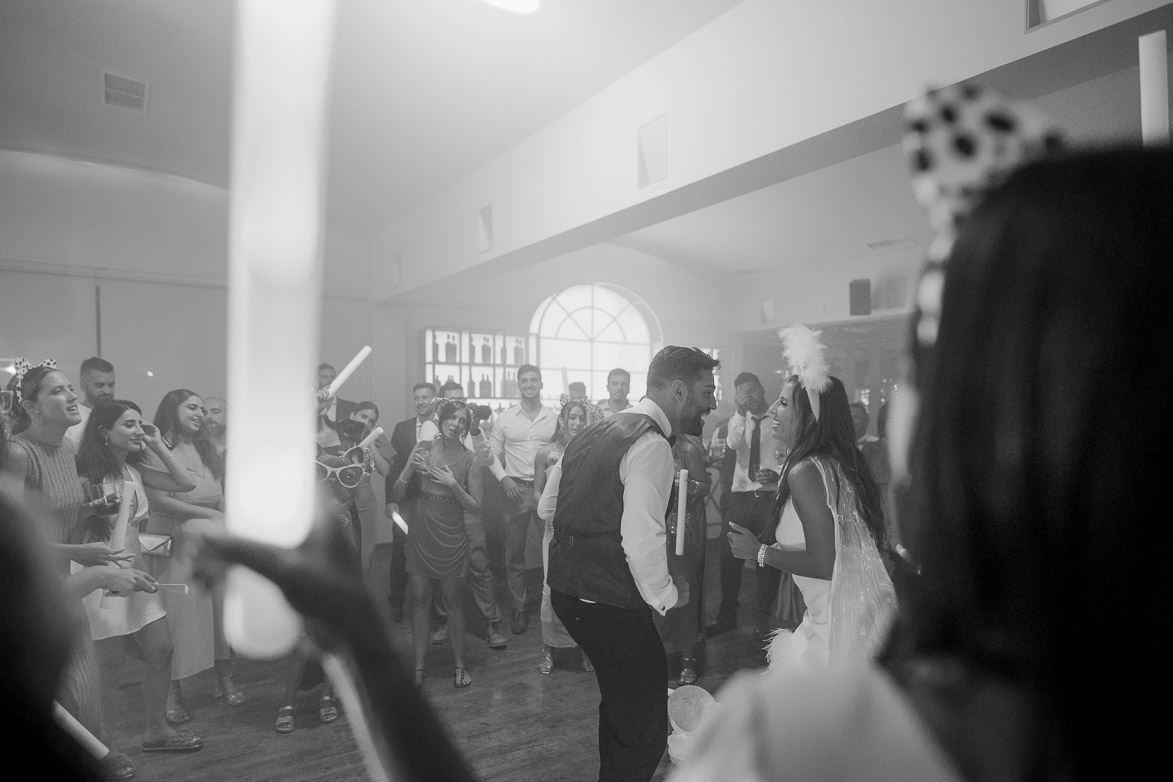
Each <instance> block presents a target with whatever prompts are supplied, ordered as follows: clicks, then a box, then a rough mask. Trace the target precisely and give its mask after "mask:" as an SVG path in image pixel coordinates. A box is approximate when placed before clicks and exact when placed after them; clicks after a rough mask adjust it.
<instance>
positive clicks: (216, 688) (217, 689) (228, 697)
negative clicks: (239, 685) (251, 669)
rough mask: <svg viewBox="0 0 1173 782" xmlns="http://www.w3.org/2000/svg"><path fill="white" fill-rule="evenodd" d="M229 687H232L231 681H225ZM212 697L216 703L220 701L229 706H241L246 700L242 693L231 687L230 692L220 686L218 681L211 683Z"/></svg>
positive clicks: (222, 685)
mask: <svg viewBox="0 0 1173 782" xmlns="http://www.w3.org/2000/svg"><path fill="white" fill-rule="evenodd" d="M225 683H226V684H228V685H229V686H231V685H232V679H231V678H229V679H227V680H226V681H225ZM212 697H214V698H215V699H216V700H218V701H222V702H224V703H225V704H227V705H229V706H243V705H244V702H245V700H246V698H245V697H244V693H243V692H241V691H240V690H238V689H236V688H235V687H233V688H232V689H231V690H229V689H228V687H225V686H224V684H221V682H220V680H219V679H216V680H215V681H213V682H212Z"/></svg>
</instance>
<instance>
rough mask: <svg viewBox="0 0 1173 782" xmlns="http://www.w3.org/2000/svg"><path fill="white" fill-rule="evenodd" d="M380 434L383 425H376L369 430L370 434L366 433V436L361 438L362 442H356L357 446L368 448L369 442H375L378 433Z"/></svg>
mask: <svg viewBox="0 0 1173 782" xmlns="http://www.w3.org/2000/svg"><path fill="white" fill-rule="evenodd" d="M381 434H383V427H381V426H376V427H375V428H374V429H372V430H371V433H370V434H368V435H367V436H366V437H364V438H363V439H362V442H361V443H359V444H358V447H359V448H370V447H371V443H373V442H375V440H378V439H379V435H381Z"/></svg>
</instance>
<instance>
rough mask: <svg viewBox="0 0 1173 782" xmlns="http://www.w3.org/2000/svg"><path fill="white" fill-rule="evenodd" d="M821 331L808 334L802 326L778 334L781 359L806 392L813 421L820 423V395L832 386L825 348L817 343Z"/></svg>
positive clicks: (789, 328) (796, 325)
mask: <svg viewBox="0 0 1173 782" xmlns="http://www.w3.org/2000/svg"><path fill="white" fill-rule="evenodd" d="M822 333H823V332H821V331H811V330H810V329H808V328H807V327H806V326H803V325H802V324H801V323H799V324H795V325H793V326H790V327H788V328H784V329H782V330H781V331H779V332H778V336H779V337H781V338H782V357H783V358H784V359H785V360H786V364H787V366H788V367H789V373H790V374H791V375H797V376H798V383H799V385H801V386H802V387H803V388H804V389H806V396H807V399H809V400H810V403H811V411H812V412H813V413H814V414H815V420H816V421H817V420H819V395H820V394H822V393H823V392H824V391H826V390H827V389H828V388H829V387H830V386H831V376H830V367H828V366H827V355H826V353H827V346H826V345H824V344H823V343H822V342H820V341H819V335H820V334H822Z"/></svg>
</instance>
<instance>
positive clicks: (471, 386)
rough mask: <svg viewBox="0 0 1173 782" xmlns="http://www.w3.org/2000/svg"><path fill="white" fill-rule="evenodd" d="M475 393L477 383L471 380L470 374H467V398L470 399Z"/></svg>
mask: <svg viewBox="0 0 1173 782" xmlns="http://www.w3.org/2000/svg"><path fill="white" fill-rule="evenodd" d="M476 395H477V383H476V381H475V380H473V377H472V375H469V376H468V398H469V399H472V398H473V397H474V396H476Z"/></svg>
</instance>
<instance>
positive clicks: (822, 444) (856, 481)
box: [769, 375, 885, 546]
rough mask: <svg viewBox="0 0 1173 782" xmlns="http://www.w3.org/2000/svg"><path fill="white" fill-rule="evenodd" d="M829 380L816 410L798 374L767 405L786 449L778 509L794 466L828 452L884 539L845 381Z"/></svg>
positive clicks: (872, 481) (880, 512)
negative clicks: (852, 416)
mask: <svg viewBox="0 0 1173 782" xmlns="http://www.w3.org/2000/svg"><path fill="white" fill-rule="evenodd" d="M828 380H830V384H829V385H828V386H827V388H826V389H824V390H823V391H822V392H821V393H819V392H815V393H818V394H819V414H818V416H817V417H816V416H815V413H814V409H813V408H812V407H811V400H810V396H809V395H808V393H807V389H806V387H804V386H803V385H802V383H801V381H800V380H799V378H798V376H797V375H791V376H790V378H789V379H788V380H787V381H786V383H785V384H784V385H783V386H782V393H781V394H780V395H779V397H778V400H777V401H776V402H774V404H772V405H771V406H770V410H769V412H770V414H771V415H772V416H773V418H774V422H773V426H772V433H773V436H774V439H775V440H777V441H778V442H779V443H781V444H783V445H784V446H786V447H787V448H788V449H789V452H788V454H787V457H786V460H785V462H784V463H783V465H782V479H781V480H780V481H779V483H778V497H777V499H776V500H775V504H776V505H777V509H778V510H779V511H780V510H781V508H782V506H783V505H785V504H786V499H787V498H788V497H789V496H790V492H789V487H788V486H787V485H786V476H788V475H789V474H790V470H792V469H793V468H794V466H795V465H796V464H798V463H799V462H801V461H802V460H803V459H806V458H808V457H810V456H829V457H831V458H833V459H835V461H837V462H838V463H839V465H840V466H841V467H842V468H843V471H844V473H846V475H847V478H848V480H850V481H851V482H852V485H853V486H854V487H855V490H856V495H857V498H858V500H859V505H860V511H861V512H862V514H863V517H864V521H865V522H866V523H867V525H868V528H869V529H870V530H871V531H872V535H873V536H874V537H875V539H876V542H877V543H878V544H880V545H881V546H883V544H884V542H885V531H884V512H883V507H882V503H881V500H880V493H879V487H878V486H877V485H876V481H875V478H874V477H873V476H872V473H871V470H870V469H869V468H868V464H867V460H866V459H864V458H863V457H862V455H861V454H860V453H859V449H858V448H857V447H856V444H855V442H856V441H855V424H854V423H853V421H852V419H851V407H850V405H849V404H848V402H847V389H846V388H844V387H843V381H841V380H840V379H839V378H837V377H835V376H833V375H831V376H828Z"/></svg>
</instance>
